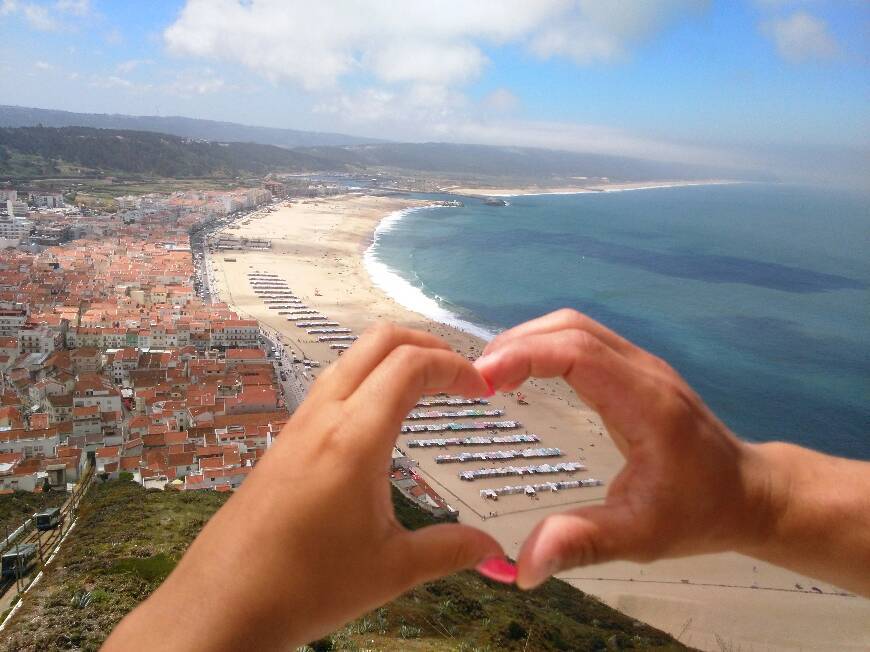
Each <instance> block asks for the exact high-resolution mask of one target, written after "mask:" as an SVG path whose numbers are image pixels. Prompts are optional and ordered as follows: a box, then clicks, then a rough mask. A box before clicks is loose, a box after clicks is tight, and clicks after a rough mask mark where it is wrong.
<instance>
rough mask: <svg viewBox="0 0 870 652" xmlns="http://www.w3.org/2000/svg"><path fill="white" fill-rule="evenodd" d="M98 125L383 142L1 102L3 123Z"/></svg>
mask: <svg viewBox="0 0 870 652" xmlns="http://www.w3.org/2000/svg"><path fill="white" fill-rule="evenodd" d="M38 125H42V126H43V127H97V128H99V129H124V130H131V131H155V132H157V133H161V134H172V135H174V136H182V137H184V138H200V139H202V140H213V141H218V142H238V143H260V144H261V145H275V146H277V147H313V146H319V145H337V146H341V145H357V144H360V143H373V142H383V141H378V140H376V139H373V138H358V137H356V136H348V135H346V134H332V133H320V132H317V131H297V130H295V129H274V128H271V127H252V126H249V125H241V124H237V123H234V122H216V121H215V120H200V119H198V118H185V117H181V116H165V117H164V116H157V115H142V116H139V115H121V114H118V113H72V112H70V111H54V110H51V109H36V108H32V107H26V106H4V105H0V127H36V126H38Z"/></svg>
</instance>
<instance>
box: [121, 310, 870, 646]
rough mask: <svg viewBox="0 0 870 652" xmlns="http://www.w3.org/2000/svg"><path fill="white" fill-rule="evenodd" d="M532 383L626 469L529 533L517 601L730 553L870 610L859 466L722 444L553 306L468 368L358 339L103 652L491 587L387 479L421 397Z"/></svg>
mask: <svg viewBox="0 0 870 652" xmlns="http://www.w3.org/2000/svg"><path fill="white" fill-rule="evenodd" d="M530 376H539V377H553V376H562V377H564V378H565V380H566V381H567V382H568V383H569V384H570V385H571V386H572V387H573V388H574V389H575V390H576V392H577V393H578V394H579V395H580V396H581V398H583V399H584V401H585V402H586V403H587V404H588V405H590V406H591V407H593V408H594V409H595V410H597V411H598V412H599V414H600V415H601V417H602V419H603V421H604V423H605V425H606V426H607V429H608V431H609V433H610V434H611V436H612V437H613V439H614V442H615V443H616V445H617V447H618V448H619V449H620V451H621V452H622V454H623V455H624V456H625V458H626V464H625V467H624V468H623V470H622V471H621V472H620V473H619V474H618V475H617V476H616V477H615V478H614V479H613V480H612V481H611V482H610V483H609V487H608V494H607V499H606V501H605V502H604V504H602V505H597V506H592V507H584V508H581V509H574V510H570V511H568V512H566V513H564V514H561V515H556V516H549V517H547V518H546V519H544V521H543V522H542V523H541V524H539V525H538V526H537V528H536V529H535V530H534V531H533V532H532V534H531V535H530V536H529V537H528V538H527V540H526V541H525V543H524V544H523V546H522V549H521V552H520V555H519V559H518V575H517V576H516V581H517V584H518V585H519V586H520V587H521V588H530V587H533V586H536V585H537V584H539V583H540V582H542V581H543V580H544V579H546V578H547V577H549V576H550V575H552V574H553V573H555V572H558V571H560V570H563V569H566V568H569V567H572V566H578V565H586V564H594V563H598V562H603V561H608V560H613V559H631V560H636V561H649V560H653V559H658V558H663V557H679V556H686V555H693V554H699V553H709V552H719V551H726V550H734V551H738V552H742V553H744V554H747V555H750V556H753V557H756V558H758V559H761V560H766V561H770V562H773V563H775V564H779V565H782V566H785V567H788V568H791V569H793V570H795V571H797V572H800V573H804V574H807V575H811V576H814V577H818V578H820V579H823V580H825V581H828V582H831V583H834V584H838V585H839V586H842V587H843V588H846V589H849V590H852V591H855V592H856V593H860V594H863V595H868V596H870V570H868V569H870V505H868V501H867V496H870V463H867V462H858V461H851V460H845V459H839V458H834V457H830V456H827V455H822V454H820V453H815V452H812V451H809V450H806V449H803V448H800V447H798V446H793V445H790V444H782V443H769V444H749V443H746V442H742V441H740V440H739V439H738V438H737V437H736V436H735V435H733V434H732V433H731V432H730V431H729V430H728V429H727V428H726V427H725V425H724V424H722V422H720V421H719V420H718V419H717V418H716V417H715V416H714V415H713V414H712V413H711V412H710V410H709V409H708V408H707V407H706V406H705V405H704V403H703V402H702V401H701V399H700V398H699V397H698V396H697V395H696V394H695V393H694V392H693V391H692V390H691V389H690V388H689V386H688V385H687V384H686V383H685V381H684V380H683V379H682V378H680V376H679V375H678V374H677V373H676V372H675V371H674V370H673V369H672V368H671V367H670V366H668V365H667V364H666V363H665V362H664V361H662V360H661V359H659V358H657V357H655V356H653V355H651V354H649V353H647V352H645V351H643V350H642V349H639V348H637V347H636V346H634V345H633V344H631V343H630V342H628V341H627V340H625V339H623V338H622V337H620V336H618V335H616V334H615V333H613V332H612V331H610V330H608V329H606V328H605V327H603V326H602V325H601V324H598V323H597V322H595V321H593V320H591V319H589V318H588V317H585V316H584V315H582V314H580V313H577V312H574V311H567V310H566V311H559V312H557V313H553V314H550V315H547V316H546V317H542V318H540V319H537V320H534V321H532V322H528V323H526V324H523V325H521V326H518V327H517V328H514V329H512V330H509V331H506V332H505V333H502V334H501V335H499V336H498V337H497V338H496V339H495V340H493V341H492V342H491V343H490V344H489V345H488V346H487V347H486V349H485V352H484V355H483V357H482V358H480V359H479V360H478V361H477V362H476V363H475V364H474V365H472V364H471V363H470V362H468V361H467V360H466V359H465V358H464V357H462V356H461V355H458V354H456V353H454V352H452V351H450V350H449V347H448V346H447V344H446V343H445V342H443V341H442V340H440V339H439V338H436V337H434V336H432V335H429V334H426V333H421V332H416V331H411V330H407V329H403V328H399V327H396V326H391V325H382V326H379V327H376V328H374V329H372V330H369V331H367V332H366V333H365V334H364V335H363V336H362V337H361V338H360V339H359V340H358V341H357V342H356V343H355V344H354V345H353V346H352V347H351V348H350V349H348V350H347V352H346V354H345V355H344V356H342V358H341V359H340V360H338V361H337V362H335V363H334V364H332V365H331V366H329V367H327V368H326V369H324V371H323V372H322V373H321V374H320V378H319V379H318V380H317V382H316V383H315V384H314V386H313V387H312V388H311V391H310V393H309V395H308V397H307V398H306V400H305V402H304V403H303V404H302V406H301V407H300V408H299V409H298V410H297V411H296V412H295V413H294V415H293V417H292V418H291V419H290V421H289V423H288V424H287V426H286V427H285V429H284V430H283V431H282V433H281V435H280V436H279V437H278V438H277V439H276V441H275V444H274V446H273V447H272V448H271V449H270V451H269V453H268V454H267V455H266V456H264V457H263V459H262V460H261V461H260V462H259V464H258V465H257V466H256V467H255V469H254V471H253V473H251V474H250V476H249V477H248V479H247V480H246V481H245V483H244V484H243V485H242V486H241V488H240V489H239V490H238V491H237V492H235V494H234V495H233V497H232V498H231V499H230V500H229V501H228V502H227V504H226V505H225V506H224V507H222V508H221V509H220V510H219V511H218V512H217V513H216V514H215V515H214V516H213V517H212V518H211V520H210V521H209V522H208V524H207V525H206V526H205V527H204V528H203V530H202V532H201V533H200V535H199V536H198V537H197V538H196V540H195V541H194V542H193V544H192V545H191V546H190V548H189V550H188V552H187V553H186V554H185V555H184V557H183V558H182V560H181V561H180V562H179V564H178V565H177V567H176V568H175V570H174V571H173V572H172V574H171V575H170V576H169V578H168V579H167V580H166V581H165V582H164V583H163V585H161V586H160V587H159V588H158V589H157V591H155V592H154V594H153V595H152V596H151V597H150V598H149V599H148V600H146V601H145V602H144V603H142V604H141V605H140V606H139V607H138V608H137V609H136V610H134V611H133V612H132V613H131V614H130V615H128V616H127V617H126V618H125V619H124V620H123V621H122V623H121V624H120V625H119V626H118V627H117V628H116V630H115V631H114V632H113V633H112V636H111V637H110V638H109V640H108V641H107V643H106V647H105V649H107V650H138V649H143V650H144V649H166V648H170V647H171V648H173V649H202V650H236V649H278V648H280V649H289V648H292V647H293V646H294V645H301V644H303V643H305V642H306V641H310V640H313V639H316V638H318V637H320V636H323V635H325V634H327V633H329V632H330V631H333V630H334V629H336V628H338V627H340V626H341V625H342V624H344V623H345V622H347V621H349V620H351V619H353V618H354V617H356V616H359V615H360V614H362V613H365V612H366V611H368V610H371V609H374V608H375V607H378V606H380V605H381V604H383V603H385V602H387V601H389V600H390V599H392V598H394V597H396V596H398V595H400V594H401V593H403V592H404V591H406V590H407V589H409V588H411V587H412V586H414V585H416V584H419V583H421V582H425V581H427V580H430V579H434V578H437V577H440V576H443V575H446V574H449V573H452V572H455V571H457V570H460V569H463V568H473V567H475V566H477V567H478V568H479V570H481V571H482V572H484V573H485V574H489V575H494V574H495V572H499V573H500V574H501V575H502V576H503V577H504V576H507V577H509V574H506V573H505V572H504V560H503V558H502V556H503V551H502V548H501V546H500V545H499V544H498V542H497V541H496V540H495V539H493V538H492V537H490V536H489V535H487V534H485V533H483V532H481V531H479V530H477V529H475V528H472V527H470V526H467V525H463V524H443V525H436V526H433V527H428V528H424V529H422V530H417V531H414V532H408V531H406V530H404V529H403V528H402V527H401V526H400V525H399V524H398V522H397V521H396V518H395V515H394V514H393V510H392V507H391V503H390V490H389V483H388V480H387V475H386V473H385V470H386V469H387V468H388V467H389V461H390V454H391V451H392V448H393V444H394V442H395V437H396V433H398V432H399V429H400V426H401V424H402V420H403V418H404V416H405V415H406V414H407V413H408V412H409V411H410V410H411V409H412V408H413V407H414V406H415V405H416V402H417V401H418V399H419V398H420V396H421V395H422V394H431V393H436V392H447V393H455V394H461V395H463V396H466V397H468V398H477V397H482V396H487V395H491V394H492V392H493V389H500V390H507V391H512V390H514V389H516V388H517V387H518V386H519V385H520V384H521V383H522V382H523V381H525V380H526V378H528V377H530Z"/></svg>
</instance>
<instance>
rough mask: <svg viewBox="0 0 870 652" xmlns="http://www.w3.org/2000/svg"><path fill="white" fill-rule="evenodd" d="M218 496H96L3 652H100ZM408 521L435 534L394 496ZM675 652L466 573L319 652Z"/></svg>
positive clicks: (556, 600)
mask: <svg viewBox="0 0 870 652" xmlns="http://www.w3.org/2000/svg"><path fill="white" fill-rule="evenodd" d="M226 498H227V496H226V494H217V493H213V492H191V493H183V492H182V493H176V492H160V491H146V490H144V489H142V488H141V487H139V486H138V485H135V484H133V483H130V482H124V481H115V482H107V483H105V484H97V485H94V486H93V487H92V488H91V490H90V492H89V493H88V495H87V496H86V497H85V498H84V499H83V501H82V506H81V511H80V515H79V523H78V526H77V527H76V530H75V531H74V532H73V534H72V535H70V538H69V539H68V541H67V542H66V544H65V545H64V547H63V549H62V550H61V552H60V553H59V554H58V558H57V560H56V562H55V563H54V564H52V566H51V567H50V568H49V569H48V571H47V572H46V575H45V577H44V578H43V581H42V582H40V584H39V585H37V586H36V587H35V588H34V589H33V590H32V591H31V592H30V593H28V595H27V597H26V598H25V601H24V604H23V606H22V607H21V609H20V610H19V611H18V613H16V615H15V616H14V618H13V620H12V621H11V623H10V625H9V627H8V628H7V630H6V631H5V632H4V640H3V641H0V650H3V651H12V650H58V649H61V650H70V649H96V648H98V647H99V645H100V644H101V643H102V641H103V640H104V639H105V638H106V636H108V634H109V632H110V631H111V630H112V628H113V627H114V626H115V625H116V624H117V623H118V622H119V621H120V619H121V618H122V617H123V616H124V615H125V614H126V613H128V612H129V611H130V610H131V609H132V608H133V607H135V606H136V605H137V604H138V603H139V602H140V601H142V600H143V599H144V598H146V597H147V596H148V595H149V594H150V593H151V592H152V591H153V590H154V589H155V588H156V587H157V586H158V585H159V584H160V582H161V581H162V580H163V579H164V578H165V577H166V575H168V574H169V573H170V572H171V570H172V568H173V567H174V566H175V563H176V562H177V561H178V559H179V558H180V557H181V555H182V554H183V552H184V550H185V549H186V548H187V546H188V545H189V543H190V541H192V540H193V538H194V537H195V536H196V534H197V533H198V532H199V530H200V529H201V528H202V526H203V524H204V523H205V522H206V521H207V520H208V518H209V517H210V516H211V515H212V514H213V513H214V512H215V511H216V510H217V509H218V508H219V507H220V506H221V505H222V504H223V503H224V502H225V501H226ZM393 499H394V503H395V506H396V513H397V516H398V517H399V520H400V521H402V522H403V523H404V524H405V526H406V527H409V528H412V529H415V528H419V527H424V526H426V525H428V524H430V523H433V522H435V521H434V519H432V518H431V517H430V516H429V515H427V514H425V513H424V512H422V511H420V510H418V509H417V508H416V507H415V506H414V505H412V504H411V503H409V502H408V501H407V500H405V499H404V498H403V497H402V496H401V495H400V494H398V493H397V492H395V491H394V494H393ZM623 648H635V649H658V650H677V649H685V648H684V647H683V646H681V645H680V644H679V643H677V642H676V641H674V640H673V639H672V638H670V637H669V636H668V635H667V634H664V633H662V632H660V631H658V630H656V629H654V628H652V627H649V626H648V625H644V624H642V623H640V622H637V621H635V620H634V619H632V618H629V617H628V616H625V615H623V614H621V613H619V612H617V611H614V610H613V609H610V608H609V607H607V606H605V605H604V604H602V603H600V602H599V601H597V600H595V599H594V598H591V597H589V596H587V595H585V594H583V593H582V592H580V591H578V590H576V589H574V588H573V587H571V586H569V585H568V584H565V583H564V582H561V581H558V580H550V581H549V582H547V583H545V584H544V585H543V586H542V587H540V588H538V589H537V590H535V591H530V592H522V591H519V590H517V589H514V588H512V587H506V586H503V585H500V584H496V583H494V582H490V581H488V580H486V579H484V578H482V577H480V576H479V575H477V574H476V573H472V572H463V573H458V574H456V575H453V576H450V577H446V578H443V579H441V580H437V581H435V582H429V583H428V584H424V585H422V586H420V587H417V588H415V589H413V590H411V591H409V592H408V593H406V594H404V595H402V596H400V597H399V598H397V599H396V600H393V601H392V602H390V603H389V604H387V605H384V606H383V607H381V608H380V609H376V610H375V611H373V612H371V613H368V614H366V615H364V616H363V617H361V618H358V619H356V620H354V621H353V622H351V623H348V624H347V625H346V626H344V627H342V628H341V629H340V630H338V631H336V632H334V633H333V634H331V635H330V636H327V637H325V638H323V639H321V640H319V641H313V642H312V643H311V644H310V646H309V647H308V649H309V650H385V651H399V650H402V651H405V650H411V651H414V650H426V651H434V650H455V651H462V652H473V651H478V652H484V651H495V650H517V651H519V650H528V651H542V652H547V651H550V650H605V649H608V650H614V649H623Z"/></svg>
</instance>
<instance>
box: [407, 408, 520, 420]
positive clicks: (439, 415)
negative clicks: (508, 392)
mask: <svg viewBox="0 0 870 652" xmlns="http://www.w3.org/2000/svg"><path fill="white" fill-rule="evenodd" d="M502 414H504V411H502V410H458V411H455V412H441V411H439V410H430V411H429V412H411V413H410V414H409V415H408V416H406V417H405V418H406V419H407V420H408V421H418V420H420V419H453V418H462V417H500V416H501V415H502Z"/></svg>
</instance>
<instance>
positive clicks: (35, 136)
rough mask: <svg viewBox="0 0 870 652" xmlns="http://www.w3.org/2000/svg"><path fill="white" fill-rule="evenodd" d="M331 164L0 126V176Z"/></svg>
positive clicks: (272, 151)
mask: <svg viewBox="0 0 870 652" xmlns="http://www.w3.org/2000/svg"><path fill="white" fill-rule="evenodd" d="M327 167H333V164H332V163H331V162H328V161H324V160H322V159H319V158H318V157H317V156H315V155H314V154H310V153H306V152H300V151H294V150H288V149H283V148H281V147H274V146H272V145H258V144H254V143H215V142H207V141H200V140H189V139H185V138H180V137H178V136H171V135H167V134H155V133H150V132H146V131H118V130H109V129H94V128H91V127H62V128H52V127H22V128H17V129H10V128H0V176H11V177H40V176H85V177H87V176H92V177H93V176H110V175H113V174H134V175H146V176H156V177H172V178H192V177H234V176H237V175H239V174H242V173H251V174H257V175H259V174H265V173H267V172H271V171H286V172H306V171H314V170H322V169H325V168H327Z"/></svg>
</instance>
